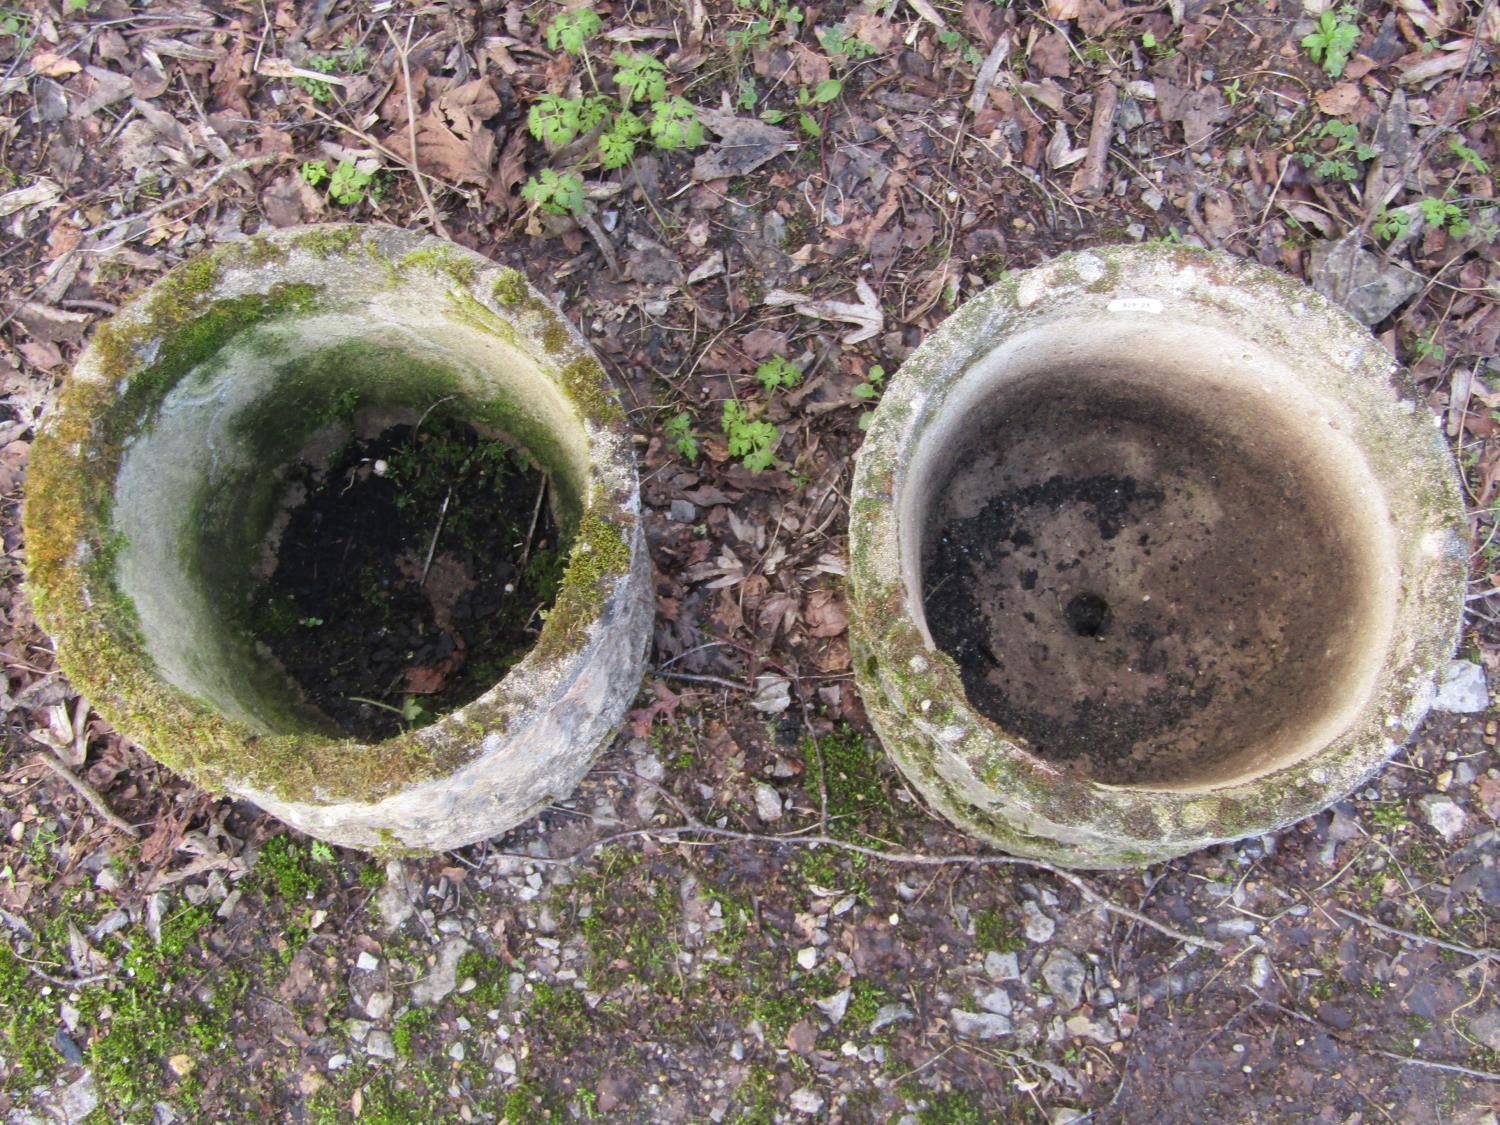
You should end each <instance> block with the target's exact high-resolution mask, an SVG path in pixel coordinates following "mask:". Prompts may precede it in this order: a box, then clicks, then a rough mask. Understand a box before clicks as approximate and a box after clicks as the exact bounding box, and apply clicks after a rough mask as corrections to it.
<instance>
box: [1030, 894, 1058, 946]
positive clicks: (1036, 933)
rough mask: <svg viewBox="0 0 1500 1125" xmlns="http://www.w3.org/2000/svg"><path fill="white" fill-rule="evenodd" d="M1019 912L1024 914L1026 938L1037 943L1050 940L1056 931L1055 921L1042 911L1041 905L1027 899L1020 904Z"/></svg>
mask: <svg viewBox="0 0 1500 1125" xmlns="http://www.w3.org/2000/svg"><path fill="white" fill-rule="evenodd" d="M1021 913H1023V914H1025V915H1026V940H1027V941H1034V942H1036V943H1037V944H1039V945H1040V944H1041V943H1042V942H1047V941H1051V940H1052V935H1053V934H1054V933H1056V932H1057V923H1056V922H1054V921H1053V920H1052V919H1051V918H1048V917H1047V916H1046V915H1045V914H1043V913H1042V909H1041V907H1039V906H1037V904H1036V903H1034V902H1032V901H1031V900H1030V899H1027V900H1026V901H1025V902H1023V903H1022V904H1021Z"/></svg>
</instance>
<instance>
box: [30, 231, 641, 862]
mask: <svg viewBox="0 0 1500 1125" xmlns="http://www.w3.org/2000/svg"><path fill="white" fill-rule="evenodd" d="M445 396H452V397H455V398H457V399H458V400H460V401H461V402H462V403H463V405H464V408H465V410H466V412H467V413H468V416H469V417H470V420H471V422H472V423H473V424H474V425H476V426H477V427H479V428H480V430H481V431H482V432H485V433H490V434H493V435H494V436H497V437H501V438H504V439H506V440H508V441H509V442H511V443H512V444H514V445H516V446H517V447H519V448H521V449H522V450H524V451H525V452H526V453H527V454H529V455H530V456H531V457H532V458H533V459H534V460H535V461H536V462H537V463H538V464H540V465H541V467H542V468H543V469H544V470H545V471H546V472H547V473H548V474H549V476H550V479H551V480H552V481H553V483H554V486H555V487H554V490H553V491H554V494H555V495H556V496H557V497H558V501H557V507H558V514H559V517H560V518H561V520H562V522H563V524H564V526H565V527H569V528H571V529H572V531H573V543H572V549H571V553H570V556H569V560H568V564H567V568H566V571H565V573H564V577H563V580H562V585H561V589H560V592H559V594H558V597H557V600H556V601H555V602H554V604H553V606H552V608H551V610H550V611H549V613H548V615H547V618H546V620H545V622H544V624H543V628H542V631H541V635H540V637H539V639H538V641H537V642H536V644H535V645H534V646H533V648H532V650H531V651H530V652H529V653H528V654H527V655H526V656H525V657H524V658H523V659H522V660H521V661H520V662H519V663H518V664H516V665H515V666H514V667H513V668H512V669H511V670H510V672H509V673H508V674H507V675H506V676H505V677H504V678H503V679H502V680H501V681H500V682H499V683H498V684H496V685H494V686H493V687H492V688H490V689H489V690H488V691H486V692H485V693H484V694H483V695H481V696H480V697H479V698H477V699H475V700H474V701H472V702H471V703H469V704H467V705H465V706H464V707H462V708H459V709H457V710H455V711H453V712H450V713H449V714H447V715H444V716H442V717H440V718H439V719H438V720H437V721H435V722H434V723H432V724H431V725H429V726H427V727H423V728H421V729H418V730H413V731H407V732H405V733H403V734H401V735H399V736H396V737H393V738H391V739H388V740H386V741H384V742H379V743H371V744H367V743H361V742H359V741H356V740H353V739H350V738H348V737H344V736H341V735H339V734H338V733H337V732H331V731H330V730H329V729H328V726H327V724H326V721H323V720H321V719H320V718H319V717H317V716H316V715H315V713H313V712H312V711H311V710H310V709H309V707H308V706H307V705H306V704H305V702H304V701H303V699H302V698H301V694H300V691H299V689H297V688H296V687H295V686H294V685H292V684H290V682H289V681H288V680H287V679H286V678H285V676H284V674H282V673H280V672H279V670H278V669H275V668H274V666H273V665H272V664H271V663H270V662H269V661H267V660H266V659H265V658H264V656H263V654H261V653H259V652H258V651H257V650H256V647H255V644H254V642H253V640H251V639H250V637H249V635H248V633H247V632H246V631H245V630H244V629H243V628H241V627H238V626H236V625H235V624H234V623H233V620H232V619H233V616H234V615H233V614H229V613H226V612H224V610H225V607H226V606H232V605H234V604H236V603H235V599H236V598H242V597H243V596H244V595H245V594H246V592H247V590H248V586H247V583H249V582H250V581H251V578H250V570H251V564H250V562H249V561H247V560H252V559H253V558H254V557H255V554H256V552H258V551H260V550H263V547H262V542H263V541H264V540H265V538H266V536H267V535H268V533H271V532H272V531H273V529H272V526H271V525H272V521H273V519H274V517H275V512H276V509H277V507H278V504H279V502H280V498H281V495H282V493H283V492H284V486H283V485H282V483H281V478H280V476H279V472H278V471H279V470H280V469H282V468H283V467H285V466H286V465H288V464H289V463H290V462H292V461H293V460H294V459H295V458H296V457H297V456H298V455H299V453H305V452H307V451H309V450H311V451H315V452H316V451H321V453H322V454H323V455H325V456H326V455H327V454H328V453H329V452H330V451H331V450H332V449H334V448H337V446H338V445H339V444H340V443H341V442H342V441H343V440H345V439H347V438H348V437H349V436H350V434H351V432H353V431H355V430H359V431H360V432H370V431H374V432H378V430H379V429H380V428H381V427H383V426H384V425H390V424H395V423H398V422H405V423H407V424H411V423H414V422H416V421H417V419H418V418H419V417H420V416H421V415H422V414H423V412H424V411H425V410H426V409H427V408H428V407H430V406H431V405H432V404H433V403H434V402H436V401H437V400H439V399H441V398H443V397H445ZM24 519H25V529H26V537H27V544H28V587H29V590H30V593H31V596H32V599H33V601H34V603H35V605H36V609H37V615H38V619H39V620H40V622H41V623H42V624H43V626H44V627H45V628H46V629H47V630H48V631H49V632H50V633H51V634H52V636H53V637H54V639H55V640H56V642H57V647H58V657H59V662H60V663H61V664H62V667H63V668H64V670H65V671H66V672H67V674H68V676H69V677H70V679H71V680H72V681H73V682H74V683H75V684H76V685H77V686H78V687H79V689H80V690H81V691H83V692H84V693H85V694H86V695H87V696H88V697H89V699H90V700H91V702H92V703H93V704H94V705H95V706H96V707H97V708H98V709H99V711H100V713H101V714H103V715H104V716H105V717H107V718H108V719H109V720H110V721H111V722H112V723H114V724H115V725H116V726H117V727H118V728H119V729H120V730H121V731H123V732H125V733H127V734H128V735H130V736H131V737H132V738H134V739H136V740H137V741H139V742H140V743H141V744H142V745H144V746H145V747H146V748H147V749H148V750H150V751H151V752H152V753H153V754H154V755H155V756H156V757H157V758H159V759H160V760H161V761H163V762H164V763H165V764H167V765H168V766H170V767H172V768H173V769H176V770H178V771H179V772H181V773H183V774H185V775H186V776H188V777H189V778H191V779H192V780H193V781H195V782H196V783H198V784H200V785H203V786H205V787H206V788H209V789H213V790H217V791H221V792H226V793H229V794H232V795H234V796H236V797H242V798H247V799H249V800H251V801H253V802H254V803H256V804H258V805H260V806H261V807H262V808H264V809H266V810H267V811H269V812H271V813H272V814H274V815H275V816H277V817H279V818H280V819H282V820H284V821H286V822H287V823H288V824H290V825H292V826H294V827H296V828H298V829H300V830H302V831H304V832H307V833H309V834H311V835H313V836H317V837H320V838H322V839H325V840H328V841H331V842H333V843H338V844H343V845H347V846H352V847H360V848H366V849H409V850H423V851H426V850H442V849H448V848H454V847H459V846H462V845H465V844H469V843H472V842H474V841H477V840H481V839H485V838H488V837H491V836H494V835H497V834H499V833H501V832H504V831H506V830H507V829H509V828H511V827H513V826H514V825H516V824H518V823H520V822H521V821H523V820H526V819H527V818H529V817H530V816H532V815H533V814H534V813H535V812H536V811H538V810H539V809H540V808H541V807H543V806H545V805H546V804H548V803H550V802H552V801H554V800H556V799H558V798H561V797H563V796H565V795H566V794H568V793H569V792H571V791H572V789H573V788H574V787H575V786H576V785H577V783H578V781H579V779H580V778H581V777H582V776H583V774H584V773H585V772H586V771H587V770H588V768H589V766H590V765H591V764H592V763H593V761H594V759H595V758H596V756H597V754H598V752H599V751H600V749H601V748H602V746H603V744H604V743H605V742H606V740H607V739H608V738H609V737H610V736H611V734H612V733H613V731H614V729H615V725H616V724H617V723H618V721H619V720H620V718H621V716H622V715H623V713H624V710H625V708H626V707H627V706H628V705H629V703H630V701H631V700H632V699H633V698H634V696H635V693H636V691H637V690H638V687H639V683H640V677H641V674H642V671H643V667H644V660H645V646H646V642H647V639H648V637H649V630H650V622H651V615H652V607H653V599H652V594H651V565H650V558H649V554H648V552H647V548H646V543H645V535H644V530H643V528H642V525H641V521H640V499H639V493H638V489H637V476H636V469H635V462H634V458H633V455H632V453H631V450H630V435H629V432H628V430H627V429H626V426H625V419H624V412H623V410H622V409H621V407H620V404H619V400H618V397H617V394H616V392H615V390H614V388H613V387H612V385H611V384H610V381H609V379H608V377H607V376H606V374H605V372H604V370H603V369H602V367H600V365H599V363H598V360H597V359H596V358H595V357H594V356H593V354H592V352H591V351H590V350H589V348H588V346H587V345H586V344H585V343H584V342H583V340H582V339H581V338H580V337H579V335H578V333H577V332H576V331H575V330H574V329H573V327H572V325H571V324H569V322H568V321H567V319H566V318H565V317H563V316H562V315H561V314H559V313H558V311H557V310H556V309H555V308H554V307H553V306H552V305H551V304H550V303H548V302H547V301H546V300H545V299H544V298H543V297H542V296H541V295H540V294H539V293H537V292H536V290H535V289H533V288H532V287H531V286H530V285H529V284H528V283H527V281H526V280H525V278H524V277H522V275H521V274H519V273H518V272H517V271H515V270H512V269H506V268H502V267H499V266H497V265H495V264H494V263H493V262H490V261H489V260H488V259H486V258H483V257H481V256H479V255H477V254H475V253H472V252H471V251H468V250H465V249H463V248H461V247H458V246H456V245H454V244H452V243H449V242H446V241H443V240H440V239H436V238H431V237H425V236H422V235H418V234H413V233H408V232H403V231H399V230H396V229H394V228H387V227H374V226H370V227H366V226H358V225H345V226H337V225H334V226H323V227H310V228H302V229H294V230H288V231H281V232H277V233H274V234H272V235H269V236H257V237H255V238H252V239H249V240H247V241H245V242H237V243H231V244H229V245H227V246H224V247H221V248H219V249H217V250H215V251H213V252H212V253H209V254H206V255H202V256H200V257H198V258H195V259H192V260H190V261H189V262H187V263H185V264H184V265H182V266H180V267H178V268H177V269H175V270H173V271H172V272H171V273H169V274H168V275H166V276H165V277H164V278H163V279H162V280H160V281H158V282H157V283H156V284H155V285H153V286H152V287H151V288H150V289H148V290H147V291H146V292H145V293H143V294H142V295H141V296H140V297H138V298H137V299H136V300H134V301H133V302H131V303H130V304H129V305H128V306H127V307H126V308H125V309H123V310H122V311H121V312H120V313H119V314H118V315H117V316H115V317H114V318H113V319H112V320H111V321H110V322H109V323H107V324H105V325H104V326H102V327H101V328H100V330H99V331H98V332H97V333H96V335H95V337H94V339H93V340H92V341H91V343H90V345H89V347H88V348H87V349H86V350H85V351H84V353H83V355H82V356H81V357H80V359H79V361H78V363H77V365H76V366H75V368H74V370H73V372H72V374H71V376H70V378H69V380H68V382H67V384H66V386H65V387H64V390H63V393H62V395H61V398H60V400H59V403H58V406H57V408H56V409H55V411H54V412H53V414H52V416H51V417H50V418H49V419H48V421H47V424H46V426H45V427H44V429H43V432H42V434H41V435H40V436H39V438H38V440H37V442H36V444H35V447H34V449H33V453H32V459H31V465H30V470H29V479H28V488H27V504H26V510H25V516H24ZM205 528H206V529H207V530H206V531H205V530H203V529H205Z"/></svg>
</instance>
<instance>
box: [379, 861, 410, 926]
mask: <svg viewBox="0 0 1500 1125" xmlns="http://www.w3.org/2000/svg"><path fill="white" fill-rule="evenodd" d="M375 909H376V910H377V911H378V912H379V914H380V917H381V920H382V921H383V922H384V923H385V928H386V930H388V931H392V930H398V929H400V928H401V927H402V926H403V925H404V924H405V923H406V921H407V919H409V918H410V917H411V916H412V915H413V914H415V913H416V912H417V908H416V905H415V904H414V903H413V902H412V894H411V888H410V887H409V886H408V885H407V881H406V868H405V866H404V865H403V864H402V863H401V861H400V860H399V859H393V860H390V861H389V862H387V863H386V865H385V884H384V886H382V887H381V888H380V893H379V894H377V895H376V896H375Z"/></svg>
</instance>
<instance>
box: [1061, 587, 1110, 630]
mask: <svg viewBox="0 0 1500 1125" xmlns="http://www.w3.org/2000/svg"><path fill="white" fill-rule="evenodd" d="M1063 616H1064V617H1066V618H1067V619H1068V624H1069V625H1071V626H1072V627H1073V632H1074V633H1075V634H1077V635H1078V636H1080V637H1100V636H1103V635H1104V630H1105V629H1106V628H1107V627H1108V626H1109V603H1108V602H1107V601H1105V600H1104V599H1103V598H1101V597H1100V596H1099V595H1098V594H1075V595H1074V596H1073V597H1072V598H1070V599H1068V604H1067V607H1066V608H1065V609H1064V610H1063Z"/></svg>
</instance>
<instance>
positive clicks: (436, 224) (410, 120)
mask: <svg viewBox="0 0 1500 1125" xmlns="http://www.w3.org/2000/svg"><path fill="white" fill-rule="evenodd" d="M416 24H417V21H416V20H415V19H412V20H410V21H409V22H408V23H407V25H406V42H405V44H398V43H397V42H396V35H395V33H394V32H393V31H391V25H390V24H389V23H387V22H386V21H385V20H381V21H380V26H381V27H383V28H385V33H386V35H387V37H389V39H390V41H391V46H392V47H393V48H394V49H395V51H396V55H397V57H398V58H399V59H400V60H401V80H402V85H403V86H405V87H406V133H407V136H408V137H410V138H411V174H412V179H414V180H416V181H417V190H418V191H419V192H421V193H422V202H423V203H425V204H426V205H427V216H428V218H430V219H431V220H432V229H433V230H435V231H437V233H438V234H440V235H442V237H444V238H447V237H448V228H447V227H445V226H443V220H442V219H441V218H439V217H438V212H437V208H436V207H434V206H433V205H432V195H431V193H430V192H428V190H427V177H426V175H425V174H424V173H423V172H422V166H421V162H420V161H419V160H418V159H417V107H416V104H415V103H414V102H413V100H412V96H411V65H410V63H409V62H408V61H407V52H408V51H409V50H410V49H411V33H412V29H413V28H414V27H416ZM424 581H425V577H424Z"/></svg>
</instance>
